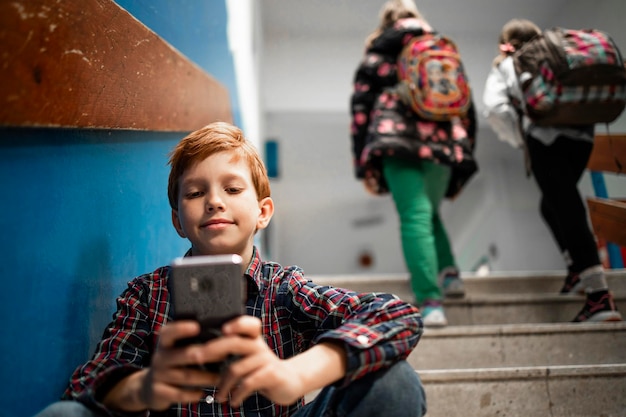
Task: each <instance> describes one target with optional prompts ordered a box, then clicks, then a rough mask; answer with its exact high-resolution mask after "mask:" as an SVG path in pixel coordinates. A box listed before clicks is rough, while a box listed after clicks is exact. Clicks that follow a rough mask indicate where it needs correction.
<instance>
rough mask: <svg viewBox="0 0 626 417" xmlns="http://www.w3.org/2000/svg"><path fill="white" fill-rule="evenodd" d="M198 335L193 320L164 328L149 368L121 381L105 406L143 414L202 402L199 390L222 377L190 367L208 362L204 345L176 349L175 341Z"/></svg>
mask: <svg viewBox="0 0 626 417" xmlns="http://www.w3.org/2000/svg"><path fill="white" fill-rule="evenodd" d="M199 332H200V325H199V324H198V323H196V322H194V321H180V322H171V323H168V324H166V325H165V326H163V327H162V328H161V331H160V333H159V342H158V346H157V348H156V351H155V353H154V355H153V356H152V363H151V364H150V366H149V367H148V368H144V369H142V370H140V371H137V372H135V373H133V374H131V375H129V376H128V377H126V378H124V379H123V380H121V381H120V382H119V383H118V384H117V385H115V386H114V387H113V388H112V389H111V390H110V391H109V392H108V393H107V394H106V395H105V397H104V399H103V403H104V404H105V405H106V406H108V407H109V408H111V409H114V410H120V411H143V410H146V409H149V410H165V409H167V408H169V407H170V406H171V405H172V404H174V403H178V402H181V403H188V402H196V401H199V400H201V399H202V398H203V397H204V393H203V391H202V389H201V388H200V387H206V386H215V385H217V383H218V382H219V375H217V374H211V373H208V372H204V371H201V370H200V369H195V368H192V367H190V365H199V364H202V363H206V362H207V361H206V360H205V358H204V353H203V347H204V346H203V345H191V346H188V347H184V348H181V347H174V343H175V342H176V340H178V339H182V338H186V337H192V336H196V335H197V334H198V333H199Z"/></svg>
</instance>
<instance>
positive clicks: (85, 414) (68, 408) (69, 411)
mask: <svg viewBox="0 0 626 417" xmlns="http://www.w3.org/2000/svg"><path fill="white" fill-rule="evenodd" d="M99 416H100V414H96V413H95V412H93V411H91V410H90V409H88V408H87V407H85V406H84V405H83V404H81V403H79V402H77V401H58V402H56V403H52V404H50V405H49V406H47V407H46V408H44V409H43V410H42V411H41V412H39V414H36V415H35V416H34V417H99Z"/></svg>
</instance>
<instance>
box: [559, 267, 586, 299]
mask: <svg viewBox="0 0 626 417" xmlns="http://www.w3.org/2000/svg"><path fill="white" fill-rule="evenodd" d="M584 293H585V287H584V286H583V281H582V280H581V279H580V275H579V274H576V273H574V272H570V273H568V274H567V276H566V277H565V282H564V283H563V287H562V288H561V292H560V294H561V295H574V294H579V295H583V294H584Z"/></svg>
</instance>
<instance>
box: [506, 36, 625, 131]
mask: <svg viewBox="0 0 626 417" xmlns="http://www.w3.org/2000/svg"><path fill="white" fill-rule="evenodd" d="M513 62H514V65H515V72H516V73H517V76H518V79H519V82H520V87H521V90H522V96H523V101H524V105H523V107H524V112H525V113H526V115H527V116H528V117H530V118H531V120H533V122H534V123H536V124H537V125H543V126H558V125H582V124H593V123H610V122H612V121H613V120H615V119H616V118H617V117H618V116H619V115H620V114H621V113H622V111H623V110H624V107H625V106H626V68H625V67H624V61H623V58H622V55H621V54H620V51H619V49H618V48H617V45H615V43H614V42H613V40H612V39H611V38H610V36H609V35H608V34H607V33H605V32H602V31H599V30H596V29H584V30H571V29H563V28H553V29H549V30H545V31H544V32H543V33H542V34H541V35H538V36H536V37H535V38H533V39H532V40H531V41H529V42H527V43H526V44H525V45H524V46H522V47H521V48H520V49H519V50H518V51H517V52H515V53H514V54H513Z"/></svg>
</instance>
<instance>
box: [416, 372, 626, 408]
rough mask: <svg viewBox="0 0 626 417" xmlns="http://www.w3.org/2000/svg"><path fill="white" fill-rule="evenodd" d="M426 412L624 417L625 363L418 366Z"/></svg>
mask: <svg viewBox="0 0 626 417" xmlns="http://www.w3.org/2000/svg"><path fill="white" fill-rule="evenodd" d="M419 375H420V378H421V379H422V382H423V383H424V387H425V390H426V397H427V402H428V412H427V414H426V415H427V416H428V417H456V416H459V417H460V416H464V417H465V416H471V417H494V416H498V417H499V416H502V417H504V416H520V417H521V416H549V417H592V416H593V417H600V416H601V417H618V416H619V417H624V415H626V364H612V365H578V366H537V367H517V368H491V369H466V370H428V371H420V372H419Z"/></svg>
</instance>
